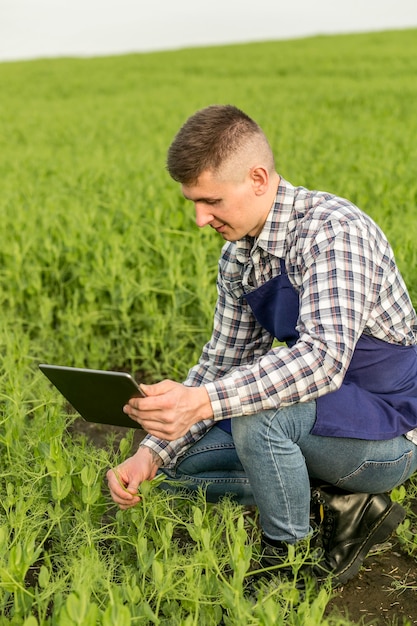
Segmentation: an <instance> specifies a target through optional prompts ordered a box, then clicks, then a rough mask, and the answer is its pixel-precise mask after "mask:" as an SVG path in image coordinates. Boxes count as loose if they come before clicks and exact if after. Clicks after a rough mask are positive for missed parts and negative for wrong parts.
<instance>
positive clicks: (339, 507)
mask: <svg viewBox="0 0 417 626" xmlns="http://www.w3.org/2000/svg"><path fill="white" fill-rule="evenodd" d="M311 504H312V517H313V520H314V521H315V523H316V524H317V525H318V526H319V530H320V535H321V543H322V547H323V550H324V555H323V560H322V568H324V569H325V570H327V571H328V572H329V573H330V574H331V575H332V576H333V577H334V578H335V581H336V582H338V583H340V584H344V583H346V582H347V581H348V580H350V579H351V578H353V577H354V576H355V575H356V574H357V573H358V571H359V568H360V567H361V565H362V562H363V560H364V559H365V557H366V555H367V554H368V552H369V550H370V549H371V548H372V546H374V545H376V544H378V543H383V542H384V541H386V540H387V539H388V538H389V537H390V535H391V534H392V533H393V532H394V530H395V529H396V528H397V526H398V525H399V524H400V523H401V522H402V521H403V520H404V518H405V510H404V509H403V508H402V506H400V505H399V504H396V503H394V502H392V501H391V499H390V497H389V496H388V494H385V493H381V494H376V495H374V494H368V493H350V492H347V491H344V490H343V489H339V488H337V487H333V486H332V485H321V486H319V487H316V488H315V489H313V492H312V503H311Z"/></svg>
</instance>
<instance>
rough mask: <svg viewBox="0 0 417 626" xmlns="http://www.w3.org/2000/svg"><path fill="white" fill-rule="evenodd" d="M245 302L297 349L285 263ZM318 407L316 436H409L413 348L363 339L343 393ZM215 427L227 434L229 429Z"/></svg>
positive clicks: (415, 409)
mask: <svg viewBox="0 0 417 626" xmlns="http://www.w3.org/2000/svg"><path fill="white" fill-rule="evenodd" d="M243 297H244V298H245V299H246V301H247V302H248V304H249V306H250V307H251V309H252V312H253V314H254V316H255V317H256V319H257V321H258V322H259V324H260V325H261V326H262V327H263V328H265V329H266V330H267V331H268V332H269V333H270V334H271V335H273V336H274V337H276V338H277V339H278V340H279V341H281V342H285V343H286V344H287V345H288V346H289V347H291V346H293V345H294V344H295V343H296V341H297V339H298V336H299V335H298V332H297V330H296V324H297V320H298V315H299V298H298V293H297V291H296V290H295V289H294V287H293V286H292V285H291V283H290V280H289V278H288V276H287V273H286V270H285V263H284V260H283V259H281V273H280V274H279V275H278V276H276V277H274V278H273V279H271V280H270V281H268V282H267V283H264V284H263V285H262V286H261V287H259V288H258V289H256V290H255V291H252V292H250V293H247V294H245V295H244V296H243ZM316 407H317V416H316V423H315V425H314V428H313V430H312V433H313V434H315V435H321V436H328V437H352V438H355V439H369V440H382V439H392V438H394V437H397V436H399V435H402V434H404V433H406V432H408V431H410V430H413V428H416V427H417V347H416V346H401V345H394V344H389V343H386V342H385V341H381V340H380V339H376V338H374V337H371V336H369V335H362V336H361V337H360V338H359V340H358V342H357V345H356V348H355V351H354V353H353V357H352V360H351V362H350V365H349V367H348V370H347V372H346V375H345V378H344V381H343V383H342V385H341V387H340V388H339V389H338V390H336V391H333V392H332V393H328V394H326V395H324V396H320V397H319V398H317V400H316ZM237 419H238V418H237ZM224 422H230V420H224ZM218 425H219V426H221V427H222V428H223V429H224V430H228V431H229V432H230V423H229V424H227V423H223V422H219V423H218Z"/></svg>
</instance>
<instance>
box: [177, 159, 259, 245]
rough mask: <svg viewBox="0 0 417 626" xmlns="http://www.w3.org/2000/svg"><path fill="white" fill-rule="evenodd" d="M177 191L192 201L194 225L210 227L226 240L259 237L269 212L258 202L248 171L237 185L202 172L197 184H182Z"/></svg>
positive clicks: (208, 172)
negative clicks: (194, 216)
mask: <svg viewBox="0 0 417 626" xmlns="http://www.w3.org/2000/svg"><path fill="white" fill-rule="evenodd" d="M181 189H182V193H183V194H184V197H185V198H187V199H188V200H191V202H194V206H195V212H196V224H197V226H199V227H200V228H203V226H211V227H212V228H214V229H215V230H217V232H218V233H219V234H220V235H221V236H222V237H223V239H225V240H227V241H237V240H238V239H242V237H245V236H246V235H251V236H253V237H256V236H257V235H259V233H260V232H261V230H262V228H263V225H264V223H265V220H266V216H267V215H268V212H269V209H270V206H266V207H265V201H264V202H261V198H260V195H259V194H258V193H257V181H256V176H254V175H253V172H252V171H251V172H250V173H248V175H247V176H246V177H245V179H244V180H243V181H240V182H237V181H225V180H223V179H221V178H220V177H216V176H215V175H214V174H213V173H212V172H211V171H210V170H206V171H204V172H203V173H202V174H201V175H200V177H199V179H198V181H197V183H195V184H192V185H182V186H181Z"/></svg>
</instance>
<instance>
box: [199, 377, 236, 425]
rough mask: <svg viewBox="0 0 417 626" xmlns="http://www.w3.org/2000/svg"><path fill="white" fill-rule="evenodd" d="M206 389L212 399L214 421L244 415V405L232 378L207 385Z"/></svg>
mask: <svg viewBox="0 0 417 626" xmlns="http://www.w3.org/2000/svg"><path fill="white" fill-rule="evenodd" d="M205 388H206V390H207V393H208V395H209V398H210V402H211V408H212V409H213V419H214V421H216V422H219V421H221V420H223V419H227V418H229V417H238V416H240V415H242V413H243V411H242V403H241V400H240V396H239V392H238V390H237V387H236V383H235V381H234V380H233V379H232V378H224V379H222V380H218V381H216V382H214V383H206V384H205Z"/></svg>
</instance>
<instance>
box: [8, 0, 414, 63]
mask: <svg viewBox="0 0 417 626" xmlns="http://www.w3.org/2000/svg"><path fill="white" fill-rule="evenodd" d="M412 27H417V0H286V2H283V0H255V2H250V0H204V2H201V1H200V0H0V60H13V59H28V58H37V57H50V56H54V57H56V56H98V55H103V54H105V55H107V54H120V53H124V52H143V51H150V50H163V49H172V48H183V47H190V46H201V45H217V44H221V43H237V42H246V41H264V40H267V39H287V38H293V37H304V36H308V35H316V34H330V33H346V32H361V31H371V30H391V29H395V28H412Z"/></svg>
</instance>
